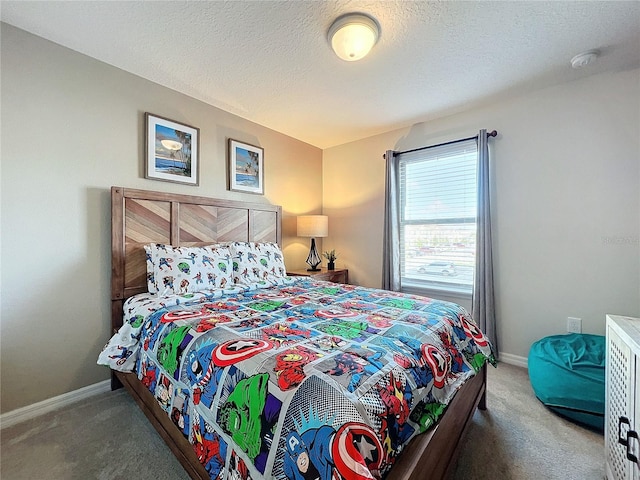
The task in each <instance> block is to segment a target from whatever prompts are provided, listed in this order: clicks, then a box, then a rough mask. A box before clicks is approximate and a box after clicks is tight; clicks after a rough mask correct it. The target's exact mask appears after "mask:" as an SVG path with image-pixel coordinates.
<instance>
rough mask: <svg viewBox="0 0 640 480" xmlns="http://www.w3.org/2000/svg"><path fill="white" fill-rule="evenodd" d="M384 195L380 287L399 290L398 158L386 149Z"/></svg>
mask: <svg viewBox="0 0 640 480" xmlns="http://www.w3.org/2000/svg"><path fill="white" fill-rule="evenodd" d="M385 159H386V179H385V185H386V195H385V201H384V238H383V248H382V288H384V289H385V290H393V291H396V292H397V291H400V218H399V213H398V212H399V211H400V209H399V208H398V202H399V198H398V196H399V190H400V186H399V184H398V159H397V158H396V157H395V156H394V155H393V150H387V152H386V153H385Z"/></svg>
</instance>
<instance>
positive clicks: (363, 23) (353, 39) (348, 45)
mask: <svg viewBox="0 0 640 480" xmlns="http://www.w3.org/2000/svg"><path fill="white" fill-rule="evenodd" d="M379 36H380V27H379V26H378V23H377V22H376V21H375V20H374V19H373V18H371V17H369V16H368V15H364V14H361V13H349V14H347V15H343V16H341V17H339V18H337V19H336V21H335V22H333V24H332V25H331V28H329V34H328V37H329V43H330V44H331V48H333V51H334V52H335V53H336V55H337V56H338V57H340V58H341V59H342V60H346V61H347V62H353V61H355V60H360V59H361V58H364V57H365V56H366V55H367V54H368V53H369V51H370V50H371V49H372V48H373V46H374V45H375V44H376V42H377V41H378V37H379Z"/></svg>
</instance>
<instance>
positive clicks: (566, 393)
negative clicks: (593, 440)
mask: <svg viewBox="0 0 640 480" xmlns="http://www.w3.org/2000/svg"><path fill="white" fill-rule="evenodd" d="M605 349H606V347H605V337H603V336H601V335H588V334H580V333H570V334H567V335H553V336H551V337H545V338H543V339H541V340H538V341H537V342H535V343H534V344H533V345H531V350H530V351H529V362H528V363H529V379H530V381H531V386H532V387H533V391H534V392H535V394H536V396H537V397H538V399H539V400H540V401H541V402H542V403H543V404H544V405H546V406H547V407H548V408H549V409H551V410H553V411H554V412H556V413H558V414H559V415H562V416H563V417H566V418H568V419H569V420H573V421H575V422H577V423H580V424H583V425H586V426H588V427H591V428H594V429H596V430H600V431H604V395H605V392H604V359H605Z"/></svg>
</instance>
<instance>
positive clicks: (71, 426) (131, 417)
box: [0, 364, 604, 480]
mask: <svg viewBox="0 0 640 480" xmlns="http://www.w3.org/2000/svg"><path fill="white" fill-rule="evenodd" d="M487 407H488V408H487V410H486V411H478V412H476V414H475V415H474V418H473V422H472V424H471V426H470V428H469V430H468V431H467V433H466V435H465V437H464V440H463V448H462V450H461V453H460V456H459V457H458V461H457V464H456V466H455V468H454V469H453V472H452V475H451V480H533V479H535V480H545V479H549V480H555V479H558V480H560V479H562V480H596V479H602V478H603V477H604V440H603V437H602V435H600V434H598V433H595V432H592V431H590V430H587V429H585V428H582V427H579V426H577V425H574V424H572V423H570V422H568V421H566V420H564V419H562V418H560V417H558V416H556V415H555V414H553V413H552V412H550V411H549V410H547V409H546V408H545V407H544V406H543V405H542V404H541V403H540V402H539V401H538V400H537V399H536V398H535V396H534V394H533V391H532V390H531V386H530V384H529V378H528V376H527V370H526V369H524V368H519V367H514V366H512V365H506V364H500V366H499V367H498V368H495V369H494V368H489V373H488V395H487ZM0 443H1V449H0V477H1V478H2V479H3V480H22V479H25V480H27V479H29V480H34V479H50V480H68V479H78V480H80V479H82V480H87V479H99V480H119V479H136V480H165V479H166V480H169V479H171V480H181V479H185V480H186V479H188V478H189V477H188V475H187V474H186V473H185V471H184V470H183V469H182V466H181V465H180V464H179V463H178V461H177V460H176V459H175V457H174V456H173V454H172V453H171V451H170V450H169V449H168V447H167V446H166V445H165V444H164V442H163V440H162V439H161V438H160V436H159V435H158V434H157V433H156V432H155V430H154V429H153V427H152V426H151V425H150V424H149V422H148V421H147V419H146V417H145V416H144V414H143V413H142V412H141V411H140V409H139V408H138V407H137V405H136V404H135V402H134V401H133V399H132V398H131V397H130V396H129V395H128V394H127V393H126V391H124V390H122V389H121V390H118V391H116V392H109V393H104V394H101V395H97V396H94V397H92V398H90V399H86V400H82V401H80V402H78V403H75V404H74V405H70V406H67V407H65V408H61V409H59V410H57V411H55V412H51V413H49V414H46V415H42V416H40V417H38V418H34V419H31V420H27V421H25V422H22V423H20V424H18V425H14V426H12V427H7V428H5V429H3V430H2V431H1V442H0Z"/></svg>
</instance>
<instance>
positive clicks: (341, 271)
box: [287, 268, 349, 283]
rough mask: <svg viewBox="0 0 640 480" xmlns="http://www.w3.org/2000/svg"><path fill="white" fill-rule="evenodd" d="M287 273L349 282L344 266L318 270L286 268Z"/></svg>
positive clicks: (315, 278) (292, 275)
mask: <svg viewBox="0 0 640 480" xmlns="http://www.w3.org/2000/svg"><path fill="white" fill-rule="evenodd" d="M287 275H289V276H291V277H311V278H313V279H314V280H324V281H326V282H334V283H349V270H348V269H346V268H338V269H335V270H327V269H326V268H321V269H320V271H318V272H308V271H307V270H288V271H287Z"/></svg>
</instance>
